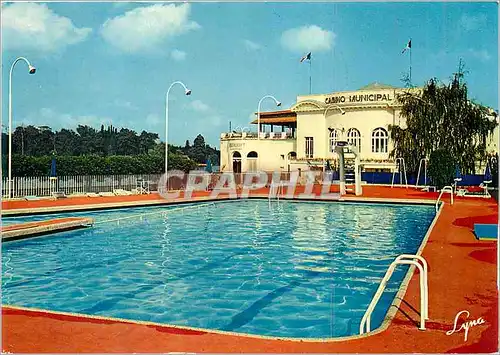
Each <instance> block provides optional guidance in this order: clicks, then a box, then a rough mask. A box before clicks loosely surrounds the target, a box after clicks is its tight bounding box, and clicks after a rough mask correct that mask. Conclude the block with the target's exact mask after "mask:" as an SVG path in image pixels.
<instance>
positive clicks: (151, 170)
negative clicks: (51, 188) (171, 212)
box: [2, 153, 197, 177]
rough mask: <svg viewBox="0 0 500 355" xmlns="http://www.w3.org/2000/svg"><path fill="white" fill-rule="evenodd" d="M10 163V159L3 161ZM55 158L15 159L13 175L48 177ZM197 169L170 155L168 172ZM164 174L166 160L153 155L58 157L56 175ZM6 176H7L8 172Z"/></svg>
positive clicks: (185, 161)
mask: <svg viewBox="0 0 500 355" xmlns="http://www.w3.org/2000/svg"><path fill="white" fill-rule="evenodd" d="M4 158H5V159H3V160H7V157H6V156H5V157H4ZM51 161H52V156H41V157H36V156H29V155H13V156H12V175H13V176H14V177H15V176H48V175H49V174H50V166H51ZM196 167H197V164H196V162H195V161H193V160H191V159H189V158H188V157H187V156H184V155H179V154H173V153H169V155H168V169H169V170H174V169H175V170H182V171H184V172H189V171H190V170H193V169H195V168H196ZM164 171H165V161H164V158H163V156H161V155H154V154H143V155H132V156H120V155H112V156H107V157H103V156H97V155H79V156H68V155H64V156H56V173H57V175H58V176H74V175H129V174H162V173H163V172H164ZM2 173H3V176H4V177H6V176H7V175H8V171H7V169H6V168H5V169H4V170H3V171H2Z"/></svg>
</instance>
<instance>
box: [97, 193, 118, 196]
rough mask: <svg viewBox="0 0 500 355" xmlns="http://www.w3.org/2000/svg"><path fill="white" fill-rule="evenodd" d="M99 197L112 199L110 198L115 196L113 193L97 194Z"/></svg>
mask: <svg viewBox="0 0 500 355" xmlns="http://www.w3.org/2000/svg"><path fill="white" fill-rule="evenodd" d="M99 196H101V197H112V196H116V195H115V194H114V193H112V192H99Z"/></svg>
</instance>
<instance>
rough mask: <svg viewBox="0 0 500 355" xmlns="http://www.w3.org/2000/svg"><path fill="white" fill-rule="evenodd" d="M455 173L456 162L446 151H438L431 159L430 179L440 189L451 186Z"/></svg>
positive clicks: (432, 154) (433, 153)
mask: <svg viewBox="0 0 500 355" xmlns="http://www.w3.org/2000/svg"><path fill="white" fill-rule="evenodd" d="M454 173H455V161H454V160H453V156H452V155H451V153H450V152H449V151H448V150H446V149H442V148H441V149H437V150H435V151H433V152H432V153H431V156H430V158H429V177H430V178H431V181H432V184H433V185H434V186H436V187H437V188H438V189H442V188H443V187H444V186H446V185H450V184H451V182H452V181H453V177H454Z"/></svg>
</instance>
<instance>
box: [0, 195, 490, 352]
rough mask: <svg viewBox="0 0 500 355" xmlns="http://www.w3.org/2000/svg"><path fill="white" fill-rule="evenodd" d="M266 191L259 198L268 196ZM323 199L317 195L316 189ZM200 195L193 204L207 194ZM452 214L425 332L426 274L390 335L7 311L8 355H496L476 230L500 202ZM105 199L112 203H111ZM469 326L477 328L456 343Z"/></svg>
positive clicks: (438, 256) (438, 250) (437, 237)
mask: <svg viewBox="0 0 500 355" xmlns="http://www.w3.org/2000/svg"><path fill="white" fill-rule="evenodd" d="M265 192H266V191H265V190H261V191H258V192H256V193H265ZM316 192H318V189H317V190H316ZM208 194H209V193H207V192H200V193H195V194H193V196H196V197H201V196H207V195H208ZM363 197H371V198H390V199H432V200H435V199H436V198H437V193H423V192H420V191H418V190H415V189H412V188H408V189H405V188H390V187H375V186H366V187H363ZM158 198H159V196H158V195H146V196H120V197H102V198H69V199H65V200H58V201H49V200H47V201H11V202H4V203H3V204H2V207H3V208H4V209H5V208H8V209H25V208H44V207H45V208H46V207H52V206H61V207H62V208H63V209H67V208H68V205H75V206H76V205H79V204H92V203H99V204H102V203H119V202H122V201H137V203H141V201H145V200H155V199H158ZM444 200H445V206H444V207H443V209H442V211H441V214H440V216H439V218H438V220H437V222H436V224H435V226H434V228H433V230H432V232H431V234H430V236H429V240H428V242H427V244H426V246H425V248H424V250H423V253H422V256H423V257H424V258H425V259H426V260H427V262H428V264H429V317H430V320H429V321H428V322H427V330H425V331H421V330H418V327H417V325H416V324H417V323H418V322H419V316H418V310H419V304H420V303H419V287H418V273H415V274H414V275H413V277H412V278H411V281H410V283H409V286H408V289H407V292H406V294H405V296H404V298H403V301H402V302H401V305H400V307H399V309H398V311H397V313H396V316H395V318H394V319H393V320H392V322H391V324H390V325H389V327H388V328H387V329H386V330H384V331H382V332H379V333H377V334H374V335H370V336H366V337H360V338H357V339H352V340H344V341H316V342H305V341H290V340H277V339H264V338H259V337H254V336H241V335H232V334H231V335H228V334H220V333H214V332H210V331H203V330H201V331H200V330H190V329H180V328H175V327H168V326H160V325H153V324H135V323H130V322H126V321H119V320H111V319H96V318H89V317H83V316H82V317H80V316H74V315H63V314H56V313H52V312H40V311H33V310H26V309H16V308H9V307H3V309H2V315H3V319H2V334H3V337H2V349H3V351H5V352H11V353H33V352H36V353H68V352H69V353H79V352H85V353H94V352H99V353H102V352H104V353H111V352H115V353H131V352H133V353H165V352H196V353H201V352H210V353H226V352H237V353H266V352H271V353H303V352H315V353H318V352H320V353H358V352H360V353H384V352H391V353H413V352H423V353H446V352H451V353H464V352H465V353H475V352H481V353H492V352H497V351H498V289H497V256H498V249H497V243H496V242H491V241H477V240H476V239H475V237H474V234H473V232H472V228H473V224H474V223H497V221H498V204H497V203H496V202H495V201H494V200H493V199H481V198H467V197H463V198H457V199H456V200H455V204H454V205H450V204H449V196H446V197H444ZM104 201H105V202H104ZM460 311H468V312H469V317H468V318H466V315H465V314H462V316H461V317H460V319H459V321H458V323H457V328H459V327H460V325H461V324H463V323H464V322H466V321H472V320H478V319H479V318H482V320H483V321H484V322H482V321H479V322H478V323H482V324H478V325H476V326H472V327H471V328H469V331H468V335H467V340H465V339H464V335H465V334H464V330H461V331H459V332H457V333H454V334H451V335H447V334H446V332H448V331H450V330H452V329H453V328H454V321H455V316H456V315H457V313H458V312H460Z"/></svg>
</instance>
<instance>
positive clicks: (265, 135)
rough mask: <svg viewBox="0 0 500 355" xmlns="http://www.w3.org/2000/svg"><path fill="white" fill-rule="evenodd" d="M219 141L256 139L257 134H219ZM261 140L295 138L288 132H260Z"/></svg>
mask: <svg viewBox="0 0 500 355" xmlns="http://www.w3.org/2000/svg"><path fill="white" fill-rule="evenodd" d="M220 137H221V139H257V137H258V136H257V133H255V132H236V131H234V132H229V133H221V135H220ZM260 138H261V139H271V140H280V139H295V138H296V137H295V136H294V135H292V134H291V133H289V132H260Z"/></svg>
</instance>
